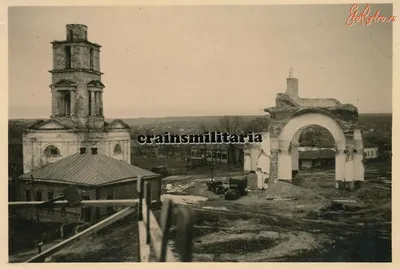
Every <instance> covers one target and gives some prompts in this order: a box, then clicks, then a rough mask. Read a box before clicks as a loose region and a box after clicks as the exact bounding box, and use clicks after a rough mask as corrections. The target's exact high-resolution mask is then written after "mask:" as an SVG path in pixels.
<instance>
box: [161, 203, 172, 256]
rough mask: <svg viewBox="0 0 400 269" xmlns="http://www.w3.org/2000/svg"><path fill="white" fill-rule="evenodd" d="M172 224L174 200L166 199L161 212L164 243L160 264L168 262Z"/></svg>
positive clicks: (162, 244)
mask: <svg viewBox="0 0 400 269" xmlns="http://www.w3.org/2000/svg"><path fill="white" fill-rule="evenodd" d="M171 224H172V200H170V199H166V200H165V201H164V204H163V209H162V211H161V229H162V231H163V236H162V243H161V257H160V262H165V261H166V256H167V246H168V238H169V230H170V228H171Z"/></svg>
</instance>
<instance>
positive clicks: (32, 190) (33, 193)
mask: <svg viewBox="0 0 400 269" xmlns="http://www.w3.org/2000/svg"><path fill="white" fill-rule="evenodd" d="M35 187H36V186H35V180H34V178H33V176H32V175H31V192H32V196H33V199H35V201H37V199H36V198H37V197H36V193H35V190H36V188H35ZM35 210H36V236H37V237H36V238H37V243H36V245H37V249H38V253H39V254H40V253H42V244H43V242H42V240H41V236H40V218H39V207H38V206H37V207H36V208H35Z"/></svg>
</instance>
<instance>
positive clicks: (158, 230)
mask: <svg viewBox="0 0 400 269" xmlns="http://www.w3.org/2000/svg"><path fill="white" fill-rule="evenodd" d="M137 190H138V194H139V198H138V199H126V200H88V201H78V202H77V201H76V199H73V200H71V201H69V200H68V201H60V200H59V199H53V200H50V201H46V202H9V203H8V204H9V207H16V208H21V207H22V208H23V207H36V208H39V207H41V208H43V207H46V208H48V207H52V208H55V207H63V206H70V207H73V206H94V207H109V206H127V207H126V208H124V209H122V210H121V211H119V212H117V213H115V214H113V215H111V216H109V217H107V218H106V219H104V220H102V221H100V222H98V223H96V224H94V225H92V226H90V227H89V228H87V229H85V230H83V231H82V232H80V233H78V234H75V235H74V236H72V237H70V238H68V239H66V240H64V241H62V242H60V243H59V244H57V245H55V246H53V247H50V248H49V249H47V250H45V251H43V252H41V253H39V254H37V255H35V256H34V257H32V258H30V259H28V260H27V261H25V262H26V263H32V262H44V261H45V259H46V258H48V257H50V256H51V255H53V254H54V253H56V252H58V251H60V250H61V249H62V248H65V247H67V246H69V245H71V244H73V243H74V242H76V241H77V240H78V239H81V238H83V237H87V236H89V235H91V234H93V233H95V232H98V231H99V230H101V229H103V228H105V227H107V226H109V225H111V224H112V223H114V222H116V221H118V220H120V219H122V218H124V217H126V216H128V215H130V214H132V213H134V212H137V217H138V244H137V250H138V262H150V261H152V259H150V254H151V253H154V256H155V258H156V261H157V262H191V261H192V248H193V240H192V236H193V227H194V218H195V216H194V212H193V211H192V210H191V209H190V208H189V207H186V206H182V205H175V204H173V203H172V201H171V200H170V199H166V200H164V202H163V207H162V211H161V227H160V224H159V223H158V221H157V219H156V218H155V216H154V214H153V211H152V210H151V202H152V201H151V200H150V197H151V195H150V193H151V184H149V182H148V181H146V179H144V178H142V177H140V178H138V184H137ZM69 192H70V193H71V187H70V188H69ZM65 198H66V199H68V198H69V197H65ZM75 198H76V197H75ZM135 207H136V208H135ZM174 209H176V210H174ZM174 211H176V213H177V217H178V218H177V224H178V225H177V238H176V242H175V245H176V249H177V252H178V255H175V254H174V253H173V252H172V249H171V247H170V246H168V241H169V240H168V239H169V234H170V228H171V226H172V216H173V214H174ZM152 256H153V255H152Z"/></svg>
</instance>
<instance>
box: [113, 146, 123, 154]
mask: <svg viewBox="0 0 400 269" xmlns="http://www.w3.org/2000/svg"><path fill="white" fill-rule="evenodd" d="M114 154H115V155H117V154H122V148H121V145H120V144H116V145H115V147H114Z"/></svg>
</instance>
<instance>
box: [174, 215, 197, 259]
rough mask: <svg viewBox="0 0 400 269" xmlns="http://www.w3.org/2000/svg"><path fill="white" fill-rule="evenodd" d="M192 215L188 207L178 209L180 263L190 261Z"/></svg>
mask: <svg viewBox="0 0 400 269" xmlns="http://www.w3.org/2000/svg"><path fill="white" fill-rule="evenodd" d="M193 225H194V214H193V211H192V210H191V209H190V208H188V207H180V209H179V216H178V238H177V239H178V240H177V241H178V242H177V243H178V249H179V253H180V257H181V261H182V262H191V261H192V248H193Z"/></svg>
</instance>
